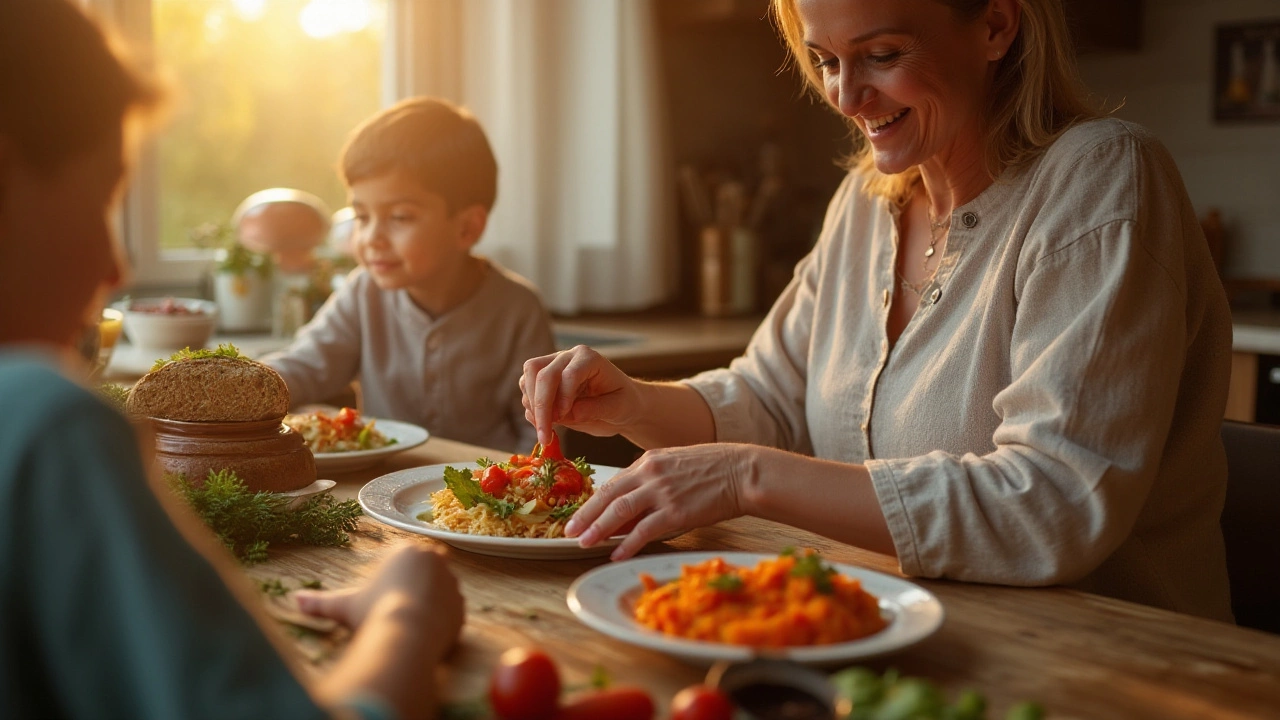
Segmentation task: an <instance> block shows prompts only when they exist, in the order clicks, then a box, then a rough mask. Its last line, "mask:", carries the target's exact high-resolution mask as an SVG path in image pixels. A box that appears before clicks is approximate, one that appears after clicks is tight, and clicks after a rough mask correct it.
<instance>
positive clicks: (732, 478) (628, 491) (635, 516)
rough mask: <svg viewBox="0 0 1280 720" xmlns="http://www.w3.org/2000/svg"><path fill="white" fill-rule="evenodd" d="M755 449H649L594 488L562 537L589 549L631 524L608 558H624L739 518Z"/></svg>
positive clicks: (730, 446) (723, 446)
mask: <svg viewBox="0 0 1280 720" xmlns="http://www.w3.org/2000/svg"><path fill="white" fill-rule="evenodd" d="M759 451H760V448H757V447H755V446H752V445H734V444H726V443H716V444H704V445H692V446H688V447H678V448H667V449H662V450H650V451H649V452H646V453H645V454H644V455H643V456H641V457H640V459H639V460H637V461H636V462H635V463H634V464H633V465H632V466H631V467H629V468H626V469H625V470H622V471H621V472H619V473H618V474H617V475H616V476H614V478H613V479H612V480H611V481H609V482H608V483H605V484H603V485H600V486H597V487H596V492H595V494H594V495H592V496H591V499H589V500H587V502H586V503H585V504H583V506H582V507H581V508H580V509H579V510H578V512H576V513H574V515H573V517H572V518H571V519H570V520H569V523H568V525H567V526H566V527H565V534H566V535H568V536H569V537H578V538H579V542H580V543H581V544H582V546H583V547H589V546H591V545H594V544H596V543H597V542H600V541H601V540H603V539H604V538H607V537H609V536H611V535H615V534H618V533H619V532H623V531H625V529H626V528H627V527H631V526H634V529H632V530H631V532H630V533H629V534H628V535H627V538H626V540H623V541H622V544H621V545H619V546H618V547H617V548H616V549H614V551H613V554H612V556H611V557H612V559H614V560H624V559H626V558H629V557H631V556H632V555H635V554H636V553H637V552H639V551H640V549H641V548H643V547H644V546H645V545H646V544H647V543H649V542H651V541H653V540H656V539H657V538H659V537H661V536H663V535H665V534H667V533H670V532H683V531H685V530H691V529H693V528H697V527H703V526H706V525H713V524H715V523H718V522H720V521H721V520H729V519H731V518H735V517H738V516H740V515H743V514H745V512H746V511H745V505H744V502H743V499H744V495H745V489H746V483H747V482H748V481H749V480H750V479H751V478H750V476H751V474H752V473H753V472H754V469H755V467H756V463H755V461H754V456H755V455H756V454H757V453H758V452H759Z"/></svg>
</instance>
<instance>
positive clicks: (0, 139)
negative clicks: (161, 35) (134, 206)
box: [0, 0, 158, 345]
mask: <svg viewBox="0 0 1280 720" xmlns="http://www.w3.org/2000/svg"><path fill="white" fill-rule="evenodd" d="M157 99H158V93H157V91H156V90H155V89H154V88H153V87H152V86H151V85H150V84H148V83H147V82H146V81H145V80H143V79H141V78H140V77H139V76H138V75H136V74H135V73H134V72H133V71H132V70H131V69H130V68H129V67H127V65H126V64H125V62H124V61H122V60H121V58H120V57H119V56H118V55H117V53H116V52H115V51H113V50H112V48H111V45H110V44H109V43H108V41H107V39H106V38H105V37H104V35H103V33H102V31H101V30H99V28H98V27H97V26H95V25H94V23H93V22H92V21H90V20H89V19H88V18H87V17H86V16H85V15H84V14H83V13H82V12H81V11H80V10H79V9H77V8H76V7H74V6H73V5H71V4H70V3H68V2H65V1H64V0H4V2H0V307H4V308H8V309H14V308H23V311H22V312H8V311H6V312H4V313H2V314H0V343H10V342H47V343H54V344H58V345H69V344H70V343H71V342H72V341H73V339H74V338H75V337H76V336H77V334H78V333H79V330H80V328H81V327H82V325H83V323H84V321H85V316H86V314H87V313H88V312H89V311H90V310H91V308H90V306H91V305H92V304H93V302H94V299H95V298H96V297H98V296H99V295H101V294H102V293H104V292H105V291H106V290H108V289H110V288H111V287H114V286H115V285H116V284H118V283H119V282H120V280H121V273H122V268H121V264H120V262H119V253H118V251H117V247H116V243H115V241H114V237H113V233H112V227H111V223H112V220H111V217H110V216H111V214H112V210H113V209H114V208H115V206H116V203H117V201H118V199H119V186H120V184H121V181H122V180H123V178H124V174H125V169H126V164H127V163H126V157H125V155H126V153H125V148H124V138H123V130H124V126H125V124H126V121H127V120H128V119H129V118H130V116H131V115H132V114H134V113H135V111H137V110H141V109H144V108H148V107H152V106H154V105H155V103H156V102H157Z"/></svg>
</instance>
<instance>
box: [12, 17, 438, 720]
mask: <svg viewBox="0 0 1280 720" xmlns="http://www.w3.org/2000/svg"><path fill="white" fill-rule="evenodd" d="M156 102H157V92H156V91H155V90H154V89H153V88H151V87H150V86H149V84H148V83H147V82H145V81H144V80H142V79H140V78H138V77H137V76H136V75H135V74H134V73H133V72H132V71H130V70H129V68H127V67H126V66H125V65H124V64H123V63H122V62H121V61H120V59H119V58H118V57H117V56H116V55H115V54H114V53H113V52H112V51H111V50H110V49H109V47H108V45H107V43H106V41H105V39H104V38H103V36H102V34H101V32H100V31H99V30H98V29H97V28H96V27H95V26H94V25H93V24H92V23H91V22H90V21H89V20H88V19H87V18H86V17H85V16H84V14H83V13H81V12H80V11H79V10H78V9H77V8H75V7H74V6H72V5H71V4H70V3H68V2H65V1H64V0H3V2H0V397H3V398H4V408H5V413H4V414H3V415H0V618H3V621H0V718H36V717H40V718H43V717H60V718H139V719H143V720H145V719H147V718H156V719H159V718H192V719H195V718H220V719H229V718H263V717H279V718H299V719H302V718H317V719H318V718H322V717H337V716H341V717H348V718H349V717H354V716H363V717H365V718H378V717H391V716H393V714H394V716H398V717H402V718H406V719H407V718H416V717H423V716H425V715H427V714H428V713H429V712H431V706H432V704H433V696H434V694H435V693H434V687H432V683H431V682H429V681H425V682H424V680H423V678H424V677H428V678H429V677H430V675H429V668H432V667H434V666H435V664H436V663H438V662H439V661H440V659H441V658H442V656H443V655H444V653H445V651H446V650H447V649H448V646H449V644H450V643H452V642H453V641H454V639H455V638H456V637H457V633H458V630H459V628H460V626H461V623H462V616H463V608H462V597H461V596H460V595H459V593H458V587H457V582H456V580H455V579H454V578H453V576H452V575H451V574H450V573H449V570H448V568H447V566H446V564H445V561H444V559H443V557H442V556H440V555H438V554H436V553H433V552H431V551H430V550H429V549H428V548H426V547H425V546H422V545H417V546H411V547H406V548H402V549H401V550H400V551H398V552H396V553H394V554H393V555H391V556H390V557H389V558H388V560H387V561H386V564H385V565H383V566H382V568H381V570H379V571H376V572H375V573H374V574H373V575H372V576H371V579H370V581H369V583H368V584H367V585H366V586H364V587H362V588H353V589H347V590H340V591H335V592H315V593H312V592H308V593H303V592H301V591H299V593H298V595H299V596H298V602H299V605H300V607H301V608H302V609H303V610H304V611H306V612H310V613H312V614H316V615H322V616H325V617H330V618H333V619H335V620H339V621H340V622H344V623H346V624H348V625H350V626H351V627H353V628H354V629H355V634H354V636H353V637H352V641H351V645H350V646H349V647H348V648H347V650H346V651H345V652H344V653H343V656H342V658H341V659H340V660H339V661H338V662H337V664H336V665H335V666H334V668H333V669H332V670H330V671H329V672H328V673H327V674H326V675H325V677H324V678H323V681H312V682H308V683H306V684H304V683H302V682H300V681H299V679H298V678H297V677H296V676H295V675H294V674H293V672H292V670H291V668H290V667H289V666H288V664H287V663H286V662H285V660H284V658H282V657H281V656H280V655H279V654H278V653H277V652H276V648H275V647H274V646H273V644H272V642H271V638H270V637H269V636H268V635H267V634H265V633H264V632H263V630H262V628H261V627H259V625H258V624H257V623H256V622H255V617H254V613H253V612H252V610H251V608H252V606H253V605H254V604H256V603H257V602H258V599H257V598H256V597H253V596H252V594H250V593H251V591H249V592H246V591H247V583H246V582H245V579H244V576H243V574H242V573H240V572H238V571H237V570H236V569H235V568H232V567H223V566H224V565H227V560H228V558H227V557H226V553H225V552H222V551H220V550H217V549H214V548H213V547H212V543H210V542H209V538H208V534H207V531H205V530H204V529H203V528H198V527H195V528H187V527H186V526H185V525H184V526H183V528H182V530H190V532H192V533H194V534H192V535H190V536H189V537H190V538H191V540H192V542H193V543H194V544H196V545H198V546H199V547H200V548H201V549H202V550H204V551H207V553H208V554H207V555H202V554H201V553H199V552H197V551H196V549H195V548H193V547H192V545H190V544H188V543H187V542H185V541H184V535H183V534H182V533H181V532H180V529H179V528H178V527H176V526H175V525H174V523H173V522H172V521H171V520H170V518H169V517H168V516H167V515H166V514H165V512H164V510H163V509H162V507H161V504H160V502H159V501H158V500H157V498H156V497H155V496H154V495H153V494H152V493H151V491H150V489H149V487H148V484H147V480H146V477H145V472H144V470H143V467H144V463H143V460H142V458H141V457H140V454H139V449H138V442H137V438H136V437H135V435H134V433H133V430H132V428H131V426H130V425H129V422H128V421H127V420H125V418H124V417H122V416H121V415H120V414H119V413H117V412H115V411H113V410H112V409H111V408H109V407H108V406H107V405H105V404H104V403H103V402H102V401H100V400H99V399H98V398H97V397H96V396H95V395H94V394H92V393H90V392H89V391H87V390H85V389H84V388H83V387H81V386H80V385H78V384H77V383H76V382H75V381H74V380H72V379H71V377H72V376H74V375H76V370H75V369H74V368H75V359H76V356H75V352H74V350H73V348H74V345H75V338H77V337H78V336H79V335H80V333H81V328H82V323H84V322H85V318H86V317H94V318H95V321H96V316H97V313H99V312H100V310H101V308H100V307H98V306H96V305H95V298H96V297H100V296H101V295H102V294H103V293H105V292H106V291H109V290H110V289H111V288H113V287H115V286H117V285H118V284H119V283H120V281H121V274H122V267H121V265H120V263H119V256H118V254H117V253H116V252H115V250H116V248H115V242H114V238H113V237H112V232H111V217H112V216H113V215H114V210H115V207H116V205H117V203H118V200H119V198H120V193H119V190H120V186H121V185H122V184H123V179H124V176H125V171H126V169H127V165H128V152H127V150H126V148H125V145H124V142H123V132H122V129H123V126H124V125H125V123H126V121H128V120H130V119H131V118H132V117H134V116H136V115H137V114H138V113H139V111H141V110H145V109H147V108H148V107H151V106H153V105H154V104H155V103H156ZM19 309H20V311H19ZM81 372H83V369H81ZM71 508H80V509H83V510H84V511H83V512H81V511H76V510H72V509H71ZM177 519H178V520H180V521H191V520H194V518H190V517H179V518H177ZM224 579H225V583H224ZM237 594H240V596H241V597H245V598H247V599H248V601H249V609H247V608H246V606H242V605H241V604H240V603H239V602H237ZM424 673H427V674H424Z"/></svg>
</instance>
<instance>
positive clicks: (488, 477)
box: [480, 465, 511, 497]
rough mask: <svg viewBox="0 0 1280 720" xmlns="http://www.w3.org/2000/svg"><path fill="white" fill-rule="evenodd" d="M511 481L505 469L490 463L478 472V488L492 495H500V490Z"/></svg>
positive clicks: (504, 488)
mask: <svg viewBox="0 0 1280 720" xmlns="http://www.w3.org/2000/svg"><path fill="white" fill-rule="evenodd" d="M510 483H511V476H510V475H508V474H507V471H506V470H503V469H502V468H500V467H498V466H497V465H490V466H489V467H487V468H485V469H484V472H482V473H480V489H481V490H483V491H485V492H487V493H489V494H490V495H494V496H496V497H502V492H503V491H504V490H506V489H507V485H508V484H510Z"/></svg>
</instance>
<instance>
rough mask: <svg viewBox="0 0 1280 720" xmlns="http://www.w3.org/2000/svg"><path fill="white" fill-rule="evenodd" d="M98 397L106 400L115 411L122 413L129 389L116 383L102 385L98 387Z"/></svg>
mask: <svg viewBox="0 0 1280 720" xmlns="http://www.w3.org/2000/svg"><path fill="white" fill-rule="evenodd" d="M98 397H101V398H102V399H103V400H106V401H107V404H108V405H110V406H111V407H113V408H115V409H116V410H119V411H120V412H124V411H125V410H124V404H125V401H127V400H128V399H129V388H127V387H125V386H123V385H117V384H116V383H102V384H101V385H99V386H98Z"/></svg>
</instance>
